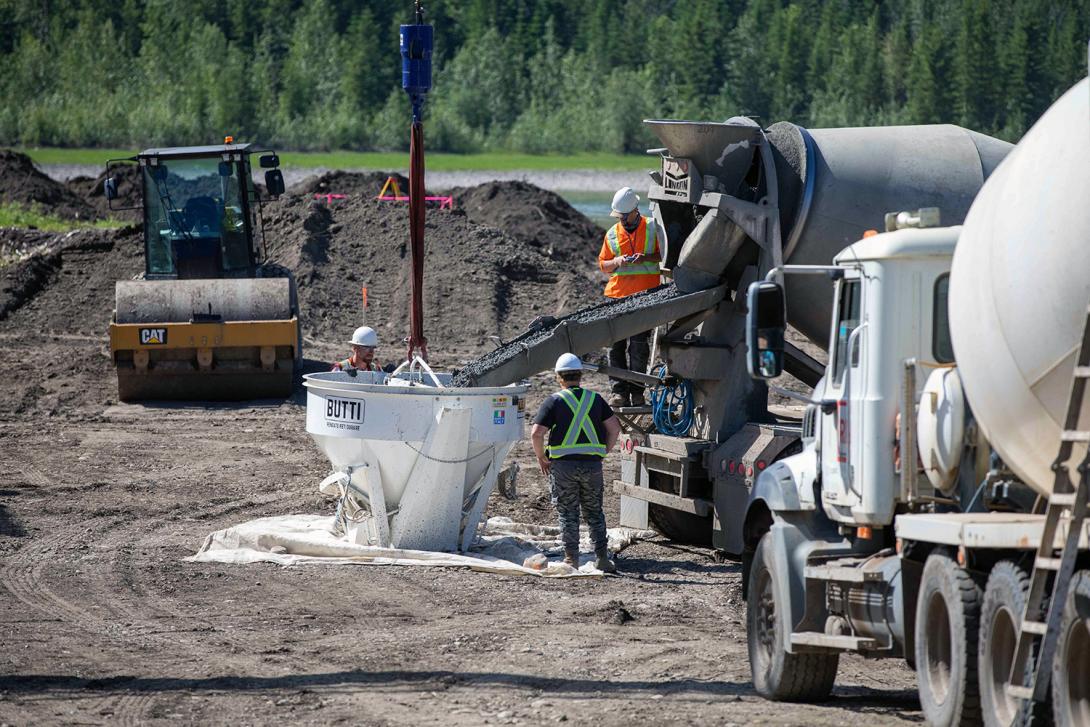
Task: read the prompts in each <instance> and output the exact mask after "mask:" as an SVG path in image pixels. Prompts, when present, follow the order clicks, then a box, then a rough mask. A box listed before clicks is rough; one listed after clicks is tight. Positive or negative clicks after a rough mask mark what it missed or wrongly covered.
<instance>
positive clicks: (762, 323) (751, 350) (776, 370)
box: [746, 280, 787, 379]
mask: <svg viewBox="0 0 1090 727" xmlns="http://www.w3.org/2000/svg"><path fill="white" fill-rule="evenodd" d="M746 304H747V306H748V308H749V310H748V311H747V312H746V348H747V355H746V367H747V368H748V369H749V375H750V376H751V377H753V378H755V379H774V378H776V377H777V376H779V375H780V374H781V373H783V340H784V332H785V330H786V329H787V307H786V305H785V304H784V294H783V286H781V285H780V284H779V283H773V282H771V281H767V280H761V281H758V282H755V283H753V284H751V285H750V286H749V290H748V291H747V292H746Z"/></svg>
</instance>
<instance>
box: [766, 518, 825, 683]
mask: <svg viewBox="0 0 1090 727" xmlns="http://www.w3.org/2000/svg"><path fill="white" fill-rule="evenodd" d="M781 575H782V574H780V573H779V572H778V566H777V565H776V558H775V554H774V553H773V545H772V540H771V536H770V535H768V534H765V535H764V536H763V537H762V538H761V542H760V543H758V544H757V551H756V552H755V553H754V554H753V565H752V567H751V568H750V571H749V587H748V598H747V599H746V627H747V632H748V633H747V634H746V641H747V642H748V645H749V668H750V672H751V673H752V675H753V686H754V688H755V689H756V690H757V693H758V694H760V695H761V696H762V697H765V698H767V699H774V700H776V701H778V702H803V701H806V702H816V701H821V700H823V699H827V698H828V697H829V694H830V693H831V692H832V691H833V684H834V683H835V682H836V670H837V667H838V666H839V664H840V654H838V653H832V654H815V653H802V654H790V653H788V652H787V650H786V648H785V645H784V642H783V640H784V638H785V636H786V635H787V634H789V633H790V631H791V624H790V623H784V618H785V615H786V614H788V613H790V607H789V606H788V603H787V600H788V599H787V594H785V593H781V590H782V588H781V578H780V576H781Z"/></svg>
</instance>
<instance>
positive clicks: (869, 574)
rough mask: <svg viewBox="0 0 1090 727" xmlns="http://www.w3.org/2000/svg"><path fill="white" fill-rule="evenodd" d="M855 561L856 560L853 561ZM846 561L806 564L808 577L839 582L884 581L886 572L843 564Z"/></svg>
mask: <svg viewBox="0 0 1090 727" xmlns="http://www.w3.org/2000/svg"><path fill="white" fill-rule="evenodd" d="M852 562H854V561H852ZM841 563H844V561H832V562H831V563H826V564H824V565H808V566H806V577H807V578H812V579H814V580H816V581H836V582H839V583H884V582H885V580H886V577H885V574H883V573H882V572H880V571H870V570H863V569H862V568H858V567H856V566H852V565H841Z"/></svg>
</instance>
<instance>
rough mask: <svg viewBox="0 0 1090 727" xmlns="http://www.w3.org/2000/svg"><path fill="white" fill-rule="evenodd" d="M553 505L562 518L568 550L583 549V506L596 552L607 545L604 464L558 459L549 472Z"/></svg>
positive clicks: (565, 548) (569, 551)
mask: <svg viewBox="0 0 1090 727" xmlns="http://www.w3.org/2000/svg"><path fill="white" fill-rule="evenodd" d="M549 485H550V489H551V492H552V498H553V505H555V506H556V512H557V515H559V517H560V530H561V532H562V533H563V535H564V551H565V552H568V553H572V552H578V551H579V509H580V507H582V509H583V517H585V518H586V520H587V527H588V528H589V529H590V539H591V542H593V543H594V550H595V551H602V550H605V548H606V515H605V513H604V512H602V488H603V483H602V463H601V462H591V461H587V460H582V461H580V460H573V461H565V460H563V459H554V460H553V462H552V470H551V471H550V472H549Z"/></svg>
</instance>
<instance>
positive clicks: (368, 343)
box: [333, 326, 382, 374]
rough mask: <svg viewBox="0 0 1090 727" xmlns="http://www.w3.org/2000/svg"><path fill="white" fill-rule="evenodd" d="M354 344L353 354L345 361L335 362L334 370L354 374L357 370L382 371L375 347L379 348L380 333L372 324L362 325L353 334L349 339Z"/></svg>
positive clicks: (351, 344) (350, 343)
mask: <svg viewBox="0 0 1090 727" xmlns="http://www.w3.org/2000/svg"><path fill="white" fill-rule="evenodd" d="M349 345H350V346H352V355H351V356H349V357H348V358H346V359H344V360H343V361H338V362H336V363H335V364H333V370H334V371H347V372H348V373H352V374H354V373H355V372H357V371H382V367H381V366H379V365H378V362H377V361H375V349H376V348H378V334H377V333H375V329H374V328H371V327H370V326H360V327H359V328H357V329H356V331H355V333H353V334H352V340H351V341H349Z"/></svg>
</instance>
